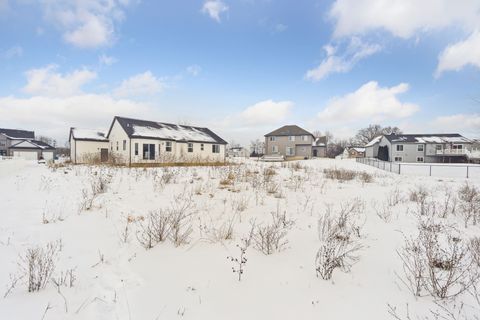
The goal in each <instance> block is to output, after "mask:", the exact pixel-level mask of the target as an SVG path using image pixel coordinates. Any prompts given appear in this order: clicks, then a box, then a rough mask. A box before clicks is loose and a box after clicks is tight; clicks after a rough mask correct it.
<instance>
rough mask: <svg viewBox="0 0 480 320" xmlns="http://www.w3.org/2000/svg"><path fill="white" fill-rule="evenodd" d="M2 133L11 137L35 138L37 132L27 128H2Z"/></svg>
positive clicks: (0, 130)
mask: <svg viewBox="0 0 480 320" xmlns="http://www.w3.org/2000/svg"><path fill="white" fill-rule="evenodd" d="M0 134H3V135H5V136H7V138H10V139H35V132H33V131H27V130H18V129H2V128H0Z"/></svg>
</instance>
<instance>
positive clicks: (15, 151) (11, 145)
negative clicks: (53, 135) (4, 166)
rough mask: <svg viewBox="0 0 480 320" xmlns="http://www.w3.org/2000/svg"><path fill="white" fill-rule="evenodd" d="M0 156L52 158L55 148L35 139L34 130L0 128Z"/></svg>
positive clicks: (36, 158) (31, 158)
mask: <svg viewBox="0 0 480 320" xmlns="http://www.w3.org/2000/svg"><path fill="white" fill-rule="evenodd" d="M0 156H10V157H15V158H22V159H25V160H40V159H44V160H47V161H48V160H53V158H54V156H55V148H54V147H52V146H51V145H49V144H47V143H45V142H42V141H38V140H35V132H33V131H27V130H18V129H1V128H0Z"/></svg>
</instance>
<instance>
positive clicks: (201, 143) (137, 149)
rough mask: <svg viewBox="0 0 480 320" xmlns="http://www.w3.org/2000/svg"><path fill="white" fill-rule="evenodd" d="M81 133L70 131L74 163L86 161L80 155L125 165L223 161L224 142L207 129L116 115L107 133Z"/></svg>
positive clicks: (83, 131)
mask: <svg viewBox="0 0 480 320" xmlns="http://www.w3.org/2000/svg"><path fill="white" fill-rule="evenodd" d="M80 133H81V134H80ZM80 133H78V132H76V130H75V129H73V131H72V130H71V133H70V138H71V139H70V141H71V142H70V148H71V152H72V154H75V155H76V156H74V157H72V161H73V162H75V163H79V162H82V161H83V162H85V161H84V160H83V158H85V159H88V158H95V159H100V160H101V161H107V159H108V160H109V161H112V162H115V163H123V164H128V165H131V164H135V163H161V162H162V163H169V162H171V163H179V162H224V161H225V151H226V150H225V146H226V144H227V142H226V141H225V140H223V139H222V138H220V137H219V136H217V135H216V134H215V133H213V132H212V131H211V130H210V129H208V128H202V127H193V126H185V125H177V124H171V123H163V122H155V121H149V120H139V119H131V118H124V117H118V116H117V117H115V118H114V119H113V121H112V124H111V125H110V129H109V130H108V133H107V134H106V135H102V133H101V132H95V131H93V132H92V131H90V132H89V131H86V130H82V131H80ZM72 142H73V143H72ZM87 155H90V156H87Z"/></svg>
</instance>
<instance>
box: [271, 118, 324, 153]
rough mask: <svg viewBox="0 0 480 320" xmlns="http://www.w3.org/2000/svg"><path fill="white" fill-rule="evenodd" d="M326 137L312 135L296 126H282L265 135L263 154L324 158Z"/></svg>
mask: <svg viewBox="0 0 480 320" xmlns="http://www.w3.org/2000/svg"><path fill="white" fill-rule="evenodd" d="M326 144H327V139H326V137H320V138H315V136H314V135H313V134H311V133H310V132H308V131H307V130H305V129H302V128H300V127H299V126H296V125H287V126H283V127H281V128H279V129H277V130H274V131H272V132H270V133H268V134H266V135H265V154H266V155H282V156H284V157H287V158H288V157H290V158H292V157H301V158H311V157H325V153H326Z"/></svg>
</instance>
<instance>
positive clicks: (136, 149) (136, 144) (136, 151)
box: [135, 143, 138, 156]
mask: <svg viewBox="0 0 480 320" xmlns="http://www.w3.org/2000/svg"><path fill="white" fill-rule="evenodd" d="M135 155H136V156H138V143H135Z"/></svg>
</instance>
